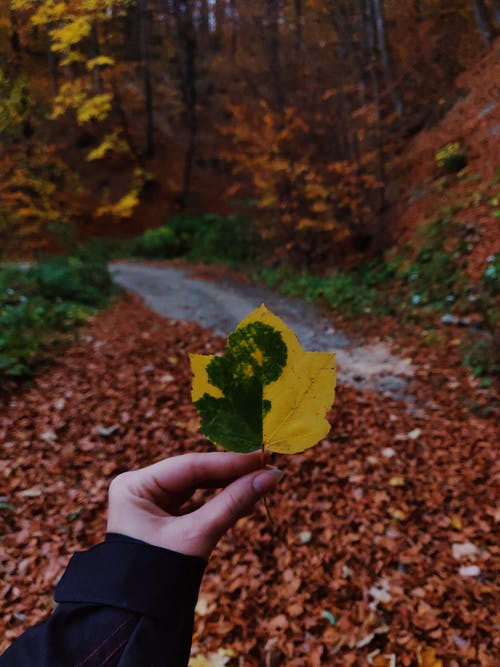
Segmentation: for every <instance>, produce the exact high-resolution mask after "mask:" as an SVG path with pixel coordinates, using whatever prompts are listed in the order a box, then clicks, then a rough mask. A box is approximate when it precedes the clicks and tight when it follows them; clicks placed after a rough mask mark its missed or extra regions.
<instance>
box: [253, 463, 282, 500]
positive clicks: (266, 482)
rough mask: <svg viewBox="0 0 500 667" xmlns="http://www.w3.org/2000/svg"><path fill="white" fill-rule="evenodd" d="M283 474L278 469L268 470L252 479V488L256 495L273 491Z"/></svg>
mask: <svg viewBox="0 0 500 667" xmlns="http://www.w3.org/2000/svg"><path fill="white" fill-rule="evenodd" d="M284 474H285V473H284V472H283V471H282V470H280V469H279V468H268V469H267V470H265V471H264V472H261V473H260V474H259V475H257V477H254V480H253V488H254V490H255V491H256V492H257V493H258V494H260V495H264V493H267V492H268V491H270V490H271V489H274V487H275V486H276V485H277V484H278V482H279V481H280V480H281V479H282V478H283V475H284Z"/></svg>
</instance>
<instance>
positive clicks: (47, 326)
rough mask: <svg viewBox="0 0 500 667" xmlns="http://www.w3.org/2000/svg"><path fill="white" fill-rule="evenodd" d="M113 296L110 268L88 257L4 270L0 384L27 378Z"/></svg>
mask: <svg viewBox="0 0 500 667" xmlns="http://www.w3.org/2000/svg"><path fill="white" fill-rule="evenodd" d="M113 290H114V288H113V285H112V281H111V277H110V275H109V273H108V270H107V268H106V265H105V264H104V263H103V262H102V261H99V260H96V259H92V258H90V257H89V256H88V255H84V256H81V257H79V256H76V257H62V258H61V257H58V258H51V259H46V260H43V261H40V262H37V263H35V264H33V265H31V266H30V267H29V268H20V267H18V266H14V265H12V266H3V267H0V381H1V378H2V376H3V377H4V378H6V377H10V378H21V377H29V376H30V375H31V374H32V373H33V371H34V369H35V367H36V366H37V365H38V364H39V363H40V362H41V361H44V360H46V359H47V358H49V357H50V356H51V355H53V354H55V353H57V349H58V348H59V347H60V346H61V345H62V344H63V343H64V342H66V341H67V340H68V337H69V334H70V332H71V331H73V330H74V329H75V327H77V326H78V325H79V324H81V323H82V322H84V321H85V320H86V319H87V318H88V317H89V316H90V315H92V314H94V313H95V312H97V310H98V309H100V308H102V307H103V306H105V305H106V303H107V301H108V299H109V297H110V296H111V294H112V293H113Z"/></svg>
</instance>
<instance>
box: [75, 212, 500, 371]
mask: <svg viewBox="0 0 500 667" xmlns="http://www.w3.org/2000/svg"><path fill="white" fill-rule="evenodd" d="M493 203H495V205H496V204H498V202H496V201H495V202H493ZM492 205H493V204H492ZM460 209H461V206H460V205H459V204H457V205H456V207H455V208H451V207H447V208H446V209H445V210H444V211H443V213H442V215H440V216H439V217H437V218H436V219H435V220H432V221H431V222H429V223H428V224H426V225H423V226H422V227H420V228H419V230H418V232H417V233H416V234H415V236H414V238H413V239H411V240H410V241H409V242H408V243H407V245H406V246H404V247H400V248H398V249H397V252H394V250H392V251H389V252H387V253H386V254H385V256H384V257H380V258H378V259H376V260H371V261H369V262H366V260H364V259H363V257H360V261H359V263H358V265H357V266H355V268H353V269H351V270H349V271H345V270H342V269H341V268H333V269H332V270H331V271H330V272H329V273H328V274H327V275H317V274H315V273H314V272H313V271H311V269H308V268H305V267H297V266H295V267H292V266H290V265H288V264H286V263H283V264H281V265H279V266H277V267H274V268H269V267H268V266H266V262H267V258H268V257H269V254H270V252H269V251H270V250H271V251H272V250H273V249H269V248H266V247H265V245H264V242H263V241H262V239H259V238H257V237H256V236H255V232H254V231H253V227H252V225H251V223H250V222H249V221H248V220H245V219H243V218H240V217H237V216H220V215H215V214H205V215H201V216H195V215H185V214H179V215H176V216H174V217H173V218H170V219H169V220H168V221H167V223H166V224H165V225H164V226H162V227H158V228H154V229H150V230H148V231H147V232H145V233H144V234H142V235H141V236H139V237H137V238H135V239H133V240H131V241H125V242H118V243H117V242H112V241H107V240H101V241H95V242H94V245H92V244H87V246H86V249H87V252H88V254H89V255H90V256H94V257H95V256H99V257H100V258H101V259H102V261H105V260H109V259H113V258H117V257H126V256H128V257H133V258H145V259H174V258H181V259H186V260H190V261H196V262H200V263H205V264H210V263H222V264H226V265H228V266H230V267H237V268H239V269H243V270H245V271H246V272H247V273H249V274H250V276H251V277H252V279H253V280H254V281H255V282H259V283H264V284H266V285H268V286H270V287H272V288H276V289H278V290H280V291H281V292H283V293H284V294H288V295H292V296H297V297H301V298H303V299H305V300H307V301H313V302H320V303H323V304H326V305H328V306H329V307H330V308H331V309H332V310H334V311H335V312H336V313H337V314H338V315H341V316H343V317H345V318H356V317H359V316H361V315H364V314H368V315H369V314H373V315H377V314H379V315H380V314H383V315H391V316H393V317H395V318H396V319H397V321H399V322H403V323H406V324H409V325H411V324H412V323H415V324H418V325H420V326H422V327H423V328H424V329H425V330H427V333H428V336H426V337H425V340H427V339H428V340H429V344H435V341H437V340H438V339H439V337H440V334H439V331H440V330H442V329H443V327H446V326H448V325H455V324H459V325H462V326H463V336H462V338H463V343H462V348H461V349H462V351H463V358H464V363H465V364H466V365H467V366H469V367H470V369H471V371H472V373H473V374H474V375H475V376H477V377H481V378H483V382H484V383H487V382H488V378H489V377H492V376H494V375H498V374H499V373H500V361H499V359H498V353H496V352H495V350H496V349H497V347H498V346H497V345H496V343H495V341H496V340H497V339H498V330H499V326H500V323H499V321H498V312H499V307H498V298H499V297H498V284H499V275H500V260H499V258H498V255H497V256H495V257H490V258H488V262H487V263H486V265H485V267H484V271H483V275H482V277H481V279H480V280H479V281H477V282H475V283H473V282H472V281H471V280H470V278H469V277H468V275H467V272H466V267H467V261H468V255H469V254H470V252H471V251H472V250H473V248H474V243H473V240H471V236H470V232H469V231H468V229H467V227H464V223H458V222H457V221H456V213H457V212H458V211H459V210H460ZM495 210H496V209H495ZM267 263H268V262H267ZM478 313H479V314H480V318H479V319H480V321H481V323H480V325H478V318H477V315H478ZM474 316H475V320H474ZM471 318H472V319H471ZM469 320H470V321H469ZM472 320H474V321H472ZM474 322H475V324H474ZM432 341H434V343H433V342H432Z"/></svg>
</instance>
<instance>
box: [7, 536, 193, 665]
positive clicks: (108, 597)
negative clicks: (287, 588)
mask: <svg viewBox="0 0 500 667" xmlns="http://www.w3.org/2000/svg"><path fill="white" fill-rule="evenodd" d="M205 566H206V562H205V561H204V560H202V559H200V558H195V557H192V556H185V555H183V554H179V553H176V552H174V551H169V550H168V549H160V548H159V547H154V546H151V545H149V544H146V543H145V542H142V541H140V540H136V539H133V538H131V537H126V536H124V535H117V534H108V535H107V536H106V541H105V542H103V543H101V544H98V545H97V546H95V547H93V548H92V549H90V550H89V551H85V552H82V553H77V554H75V555H74V556H73V557H72V559H71V561H70V563H69V565H68V567H67V569H66V572H65V573H64V575H63V577H62V578H61V580H60V582H59V584H58V586H57V588H56V593H55V600H56V602H58V603H59V604H58V606H57V607H56V609H55V611H54V612H53V614H52V615H51V616H50V617H49V618H48V619H47V620H46V621H44V622H43V623H40V624H38V625H36V626H34V627H33V628H30V629H29V630H28V631H27V632H25V633H24V634H23V635H22V636H21V637H20V638H19V639H18V640H17V641H16V642H14V644H13V645H12V646H11V647H10V648H9V649H7V651H6V652H5V653H4V654H3V655H2V656H0V667H185V666H186V665H187V663H188V660H189V653H190V648H191V639H192V632H193V618H194V607H195V605H196V600H197V598H198V591H199V587H200V583H201V578H202V576H203V572H204V570H205Z"/></svg>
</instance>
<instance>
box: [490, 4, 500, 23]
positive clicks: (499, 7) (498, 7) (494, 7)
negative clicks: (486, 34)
mask: <svg viewBox="0 0 500 667" xmlns="http://www.w3.org/2000/svg"><path fill="white" fill-rule="evenodd" d="M490 6H491V11H492V12H493V16H494V17H495V22H496V24H497V26H498V27H499V28H500V0H490Z"/></svg>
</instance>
